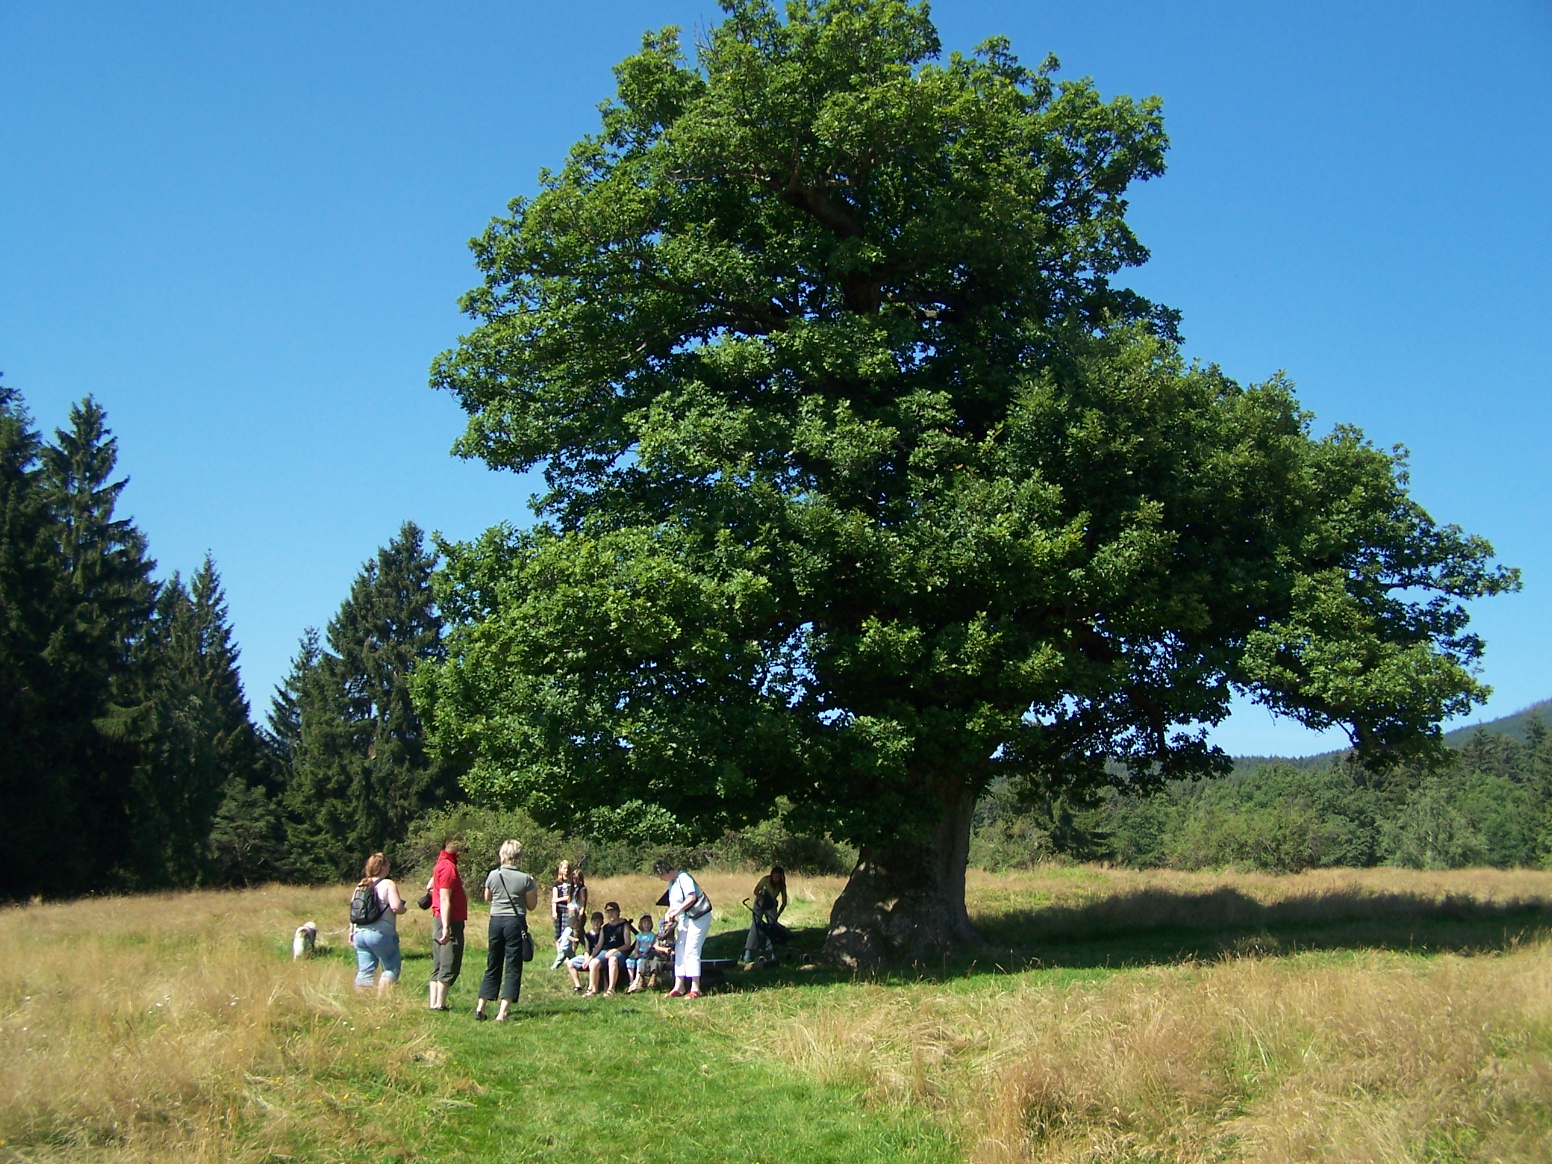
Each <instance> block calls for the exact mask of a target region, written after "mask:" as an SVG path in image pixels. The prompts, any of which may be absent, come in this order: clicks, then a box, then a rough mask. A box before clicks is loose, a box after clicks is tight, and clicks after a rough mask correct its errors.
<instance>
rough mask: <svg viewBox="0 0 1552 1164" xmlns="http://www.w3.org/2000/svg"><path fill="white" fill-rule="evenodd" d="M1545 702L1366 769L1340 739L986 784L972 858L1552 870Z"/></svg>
mask: <svg viewBox="0 0 1552 1164" xmlns="http://www.w3.org/2000/svg"><path fill="white" fill-rule="evenodd" d="M1549 728H1552V700H1545V701H1543V702H1541V703H1537V704H1535V705H1533V706H1531V707H1527V708H1525V709H1524V710H1523V711H1519V712H1516V713H1515V714H1513V715H1507V716H1503V717H1502V718H1500V719H1495V720H1491V721H1489V722H1487V723H1483V724H1472V725H1470V726H1469V727H1465V728H1460V729H1458V730H1456V731H1453V732H1450V733H1449V734H1448V735H1446V736H1445V740H1446V741H1447V742H1448V743H1449V745H1450V747H1449V749H1448V750H1447V751H1446V752H1445V754H1444V756H1442V757H1440V758H1437V759H1433V760H1430V761H1427V762H1414V763H1404V764H1401V765H1398V766H1397V767H1394V768H1388V769H1385V770H1383V771H1377V772H1371V771H1368V770H1366V769H1364V768H1363V767H1361V766H1360V765H1358V764H1356V763H1354V762H1353V761H1352V760H1351V758H1350V757H1349V755H1348V753H1346V752H1345V751H1336V752H1326V753H1324V754H1322V755H1318V756H1304V757H1301V758H1298V759H1288V758H1285V757H1277V756H1240V757H1237V758H1236V759H1235V762H1234V770H1233V771H1232V772H1231V773H1230V774H1228V775H1226V776H1224V777H1223V778H1222V779H1218V780H1201V781H1191V780H1175V781H1170V782H1169V783H1168V784H1166V786H1165V787H1164V788H1163V789H1162V790H1161V791H1159V792H1158V793H1157V794H1155V795H1142V794H1137V793H1131V792H1128V791H1126V790H1125V788H1124V787H1123V788H1119V789H1114V788H1113V789H1108V790H1106V791H1104V792H1102V793H1097V794H1095V795H1093V796H1090V797H1088V798H1087V799H1083V800H1077V799H1070V798H1067V797H1063V796H1049V795H1047V796H1044V797H1042V796H1041V795H1040V790H1039V789H1036V788H1031V789H1025V790H1017V789H1014V788H1012V787H1004V786H997V787H994V788H993V789H991V790H990V791H989V792H988V793H987V795H986V796H985V797H984V798H983V799H982V801H981V803H980V804H979V805H978V806H977V810H976V825H975V830H974V832H973V834H972V837H971V860H972V862H973V863H974V864H976V865H979V866H980V867H982V868H989V869H998V868H1007V867H1019V866H1024V865H1032V864H1037V863H1039V862H1040V861H1045V860H1051V859H1062V858H1066V859H1077V860H1110V861H1115V862H1117V863H1118V864H1122V865H1131V866H1137V867H1142V868H1151V867H1159V866H1163V867H1168V868H1176V869H1202V868H1221V867H1225V866H1232V867H1239V868H1254V869H1265V870H1269V871H1274V872H1294V871H1297V870H1300V869H1308V868H1314V867H1318V866H1332V865H1342V866H1359V865H1380V864H1384V865H1404V866H1410V867H1413V868H1422V869H1449V868H1459V867H1462V866H1467V865H1491V866H1496V867H1498V868H1511V867H1516V866H1539V867H1548V868H1552V731H1549Z"/></svg>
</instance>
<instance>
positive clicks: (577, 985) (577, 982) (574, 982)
mask: <svg viewBox="0 0 1552 1164" xmlns="http://www.w3.org/2000/svg"><path fill="white" fill-rule="evenodd" d="M566 971H567V973H569V974H570V975H571V989H573V990H581V989H582V979H581V977H580V976H579V975H578V974H577V968H576V966H574V965H573V964H572V963H570V962H567V963H566Z"/></svg>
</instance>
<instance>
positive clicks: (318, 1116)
mask: <svg viewBox="0 0 1552 1164" xmlns="http://www.w3.org/2000/svg"><path fill="white" fill-rule="evenodd" d="M343 900H344V899H343V895H342V891H341V890H339V889H331V890H322V891H320V890H307V889H287V888H279V889H266V890H253V891H249V892H229V893H187V894H167V895H157V896H147V897H137V898H107V899H96V900H91V901H84V902H75V903H71V904H64V905H33V906H27V907H21V908H14V909H9V910H5V911H4V912H3V913H0V1015H3V1018H0V1049H3V1056H0V1095H3V1096H4V1097H5V1098H4V1099H3V1100H0V1141H3V1142H4V1143H5V1144H7V1145H10V1146H11V1151H12V1153H14V1155H13V1158H17V1159H27V1160H41V1159H49V1158H68V1159H87V1158H92V1159H96V1158H101V1159H112V1160H116V1161H140V1160H165V1159H168V1158H169V1157H171V1156H173V1155H176V1156H178V1157H180V1158H182V1159H184V1160H186V1161H190V1162H196V1161H197V1162H203V1161H216V1160H222V1161H225V1160H241V1159H251V1158H257V1157H258V1156H262V1155H268V1154H270V1153H274V1154H277V1155H297V1156H298V1158H306V1157H307V1154H308V1147H309V1145H311V1144H314V1143H317V1142H320V1141H323V1140H329V1139H330V1138H331V1137H334V1138H335V1139H336V1141H338V1142H357V1141H360V1140H361V1139H362V1137H363V1136H364V1137H365V1138H366V1140H367V1142H372V1141H373V1140H374V1139H375V1141H376V1142H377V1143H378V1145H379V1146H380V1147H381V1148H382V1149H383V1150H384V1151H385V1152H390V1153H391V1152H394V1151H396V1150H402V1149H403V1136H402V1135H401V1134H400V1133H401V1132H402V1131H403V1129H396V1128H395V1126H394V1124H393V1122H392V1121H381V1120H371V1121H363V1120H360V1119H359V1118H357V1117H358V1114H359V1111H360V1110H361V1108H362V1107H364V1106H369V1105H370V1104H371V1103H378V1104H381V1103H382V1102H383V1100H384V1098H385V1097H386V1096H390V1095H391V1094H392V1093H394V1092H395V1091H399V1092H407V1093H415V1094H417V1095H420V1096H424V1095H425V1094H426V1093H427V1092H430V1093H435V1094H442V1095H446V1096H448V1097H455V1096H457V1095H458V1094H460V1093H461V1092H463V1091H465V1090H467V1089H468V1088H469V1087H470V1086H471V1084H470V1083H469V1081H468V1080H467V1079H465V1078H463V1077H461V1076H460V1075H459V1073H457V1072H454V1071H448V1070H445V1069H439V1070H428V1069H427V1067H428V1065H434V1063H435V1061H436V1059H437V1058H438V1057H439V1053H438V1051H437V1049H436V1048H435V1047H433V1046H430V1045H429V1044H428V1043H427V1042H426V1040H425V1039H424V1038H423V1037H422V1038H418V1039H417V1038H414V1037H408V1038H407V1037H406V1034H405V1027H404V1025H403V1024H402V1023H399V1022H397V1021H395V1020H396V1019H397V1018H398V1017H399V1016H400V1014H401V1013H402V1012H403V1011H404V1009H405V1008H406V1007H412V1006H418V1005H423V1003H424V1000H423V999H421V998H420V997H418V995H411V996H405V995H400V996H397V997H387V998H378V997H376V996H374V995H367V996H365V997H362V996H358V995H357V993H356V991H355V990H354V989H353V987H352V985H351V980H350V977H349V976H348V975H345V974H342V973H341V969H342V967H341V965H340V963H339V962H338V961H337V960H318V961H312V962H297V963H292V962H290V961H289V960H288V957H289V955H288V953H287V951H288V948H289V944H290V933H291V930H292V929H293V928H294V927H295V926H296V925H298V924H299V923H300V922H301V921H305V920H309V919H316V920H317V921H318V922H319V923H320V926H321V927H322V928H323V929H324V930H325V931H327V930H329V929H330V928H333V927H332V926H331V923H333V925H338V924H339V923H338V921H337V920H336V919H338V918H339V917H340V916H341V915H342V913H343V912H344V904H343ZM417 926H418V927H419V928H420V929H424V922H423V921H422V920H421V919H418V918H413V919H409V926H408V927H407V928H408V929H409V930H410V934H411V936H410V937H409V939H408V940H409V942H411V943H413V942H414V941H415V937H414V936H413V935H414V929H415V927H417ZM320 941H321V942H324V943H332V944H334V945H335V946H338V945H340V944H341V943H342V942H343V936H342V935H338V934H335V935H333V936H325V937H323V938H321V939H320ZM362 1084H366V1085H367V1091H368V1092H369V1094H368V1095H363V1094H361V1085H362ZM353 1091H354V1094H353ZM18 1142H20V1143H22V1144H25V1145H27V1149H26V1154H25V1155H23V1154H21V1153H20V1151H18V1150H17V1147H16V1146H17V1144H18ZM261 1146H262V1149H261ZM0 1151H3V1149H0Z"/></svg>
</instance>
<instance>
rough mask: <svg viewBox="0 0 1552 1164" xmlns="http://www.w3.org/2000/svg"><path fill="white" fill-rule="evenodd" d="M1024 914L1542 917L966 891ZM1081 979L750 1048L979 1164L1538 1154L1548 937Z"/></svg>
mask: <svg viewBox="0 0 1552 1164" xmlns="http://www.w3.org/2000/svg"><path fill="white" fill-rule="evenodd" d="M1036 898H1043V899H1044V900H1046V901H1047V902H1048V903H1049V904H1050V905H1051V906H1052V907H1054V912H1055V913H1056V915H1057V916H1058V917H1063V918H1065V919H1067V920H1068V921H1072V920H1074V919H1082V920H1086V921H1088V922H1098V921H1103V922H1105V923H1108V924H1110V925H1115V924H1122V923H1125V922H1126V921H1128V920H1131V921H1134V922H1136V923H1138V924H1179V923H1181V922H1184V921H1189V922H1191V923H1194V924H1200V925H1213V924H1244V923H1250V924H1259V923H1260V922H1263V921H1264V920H1265V918H1266V916H1267V913H1266V911H1267V910H1268V909H1272V910H1274V911H1280V916H1281V917H1282V918H1284V919H1285V920H1286V919H1291V918H1304V919H1315V920H1323V919H1332V918H1346V917H1351V916H1354V915H1356V916H1360V917H1361V916H1373V915H1374V914H1375V913H1377V912H1378V911H1381V910H1384V909H1396V908H1403V907H1408V906H1409V907H1412V908H1415V909H1418V910H1424V911H1426V910H1427V909H1428V908H1429V906H1430V903H1432V904H1433V905H1438V904H1439V903H1454V907H1455V908H1464V907H1465V906H1466V905H1467V904H1468V903H1471V902H1475V903H1477V904H1478V905H1479V906H1494V905H1496V906H1500V907H1504V906H1508V905H1510V904H1513V903H1520V904H1522V905H1523V904H1526V903H1535V904H1541V905H1545V904H1546V903H1547V901H1548V900H1549V899H1552V875H1548V874H1544V873H1495V872H1492V871H1468V872H1463V873H1457V874H1408V873H1404V872H1400V871H1395V870H1374V871H1361V872H1354V871H1346V872H1342V873H1323V874H1308V875H1304V876H1301V877H1287V878H1272V877H1253V876H1241V875H1228V876H1224V875H1175V874H1147V873H1130V872H1119V871H1104V870H1097V869H1086V870H1085V869H1079V870H1071V869H1053V870H1049V871H1046V872H1044V873H1034V874H1028V875H1019V874H1010V875H1003V876H996V877H993V876H987V875H975V876H973V877H972V882H971V901H972V912H979V913H981V915H982V917H983V920H984V919H985V917H986V916H987V914H988V913H990V914H996V913H998V912H999V911H1001V910H1004V909H1006V908H1008V907H1009V906H1010V905H1013V904H1015V903H1016V904H1017V905H1018V906H1019V907H1023V908H1027V906H1028V903H1029V902H1031V901H1032V900H1034V899H1036ZM977 905H979V906H981V907H982V909H980V910H977V908H976V907H977ZM1161 910H1164V914H1163V916H1161V914H1160V911H1161ZM1170 910H1173V911H1174V913H1170V912H1169V911H1170ZM1053 924H1054V923H1053ZM1081 978H1082V976H1080V980H1079V981H1074V980H1073V979H1074V975H1073V974H1071V973H1070V972H1069V973H1065V974H1055V973H1043V974H1042V973H1032V974H1020V975H1012V976H1007V977H1003V978H1000V979H999V978H990V979H988V978H981V979H979V980H976V979H964V980H960V981H958V982H955V983H953V984H942V983H922V984H917V985H908V986H904V987H900V986H883V985H876V984H874V985H863V984H859V985H858V986H856V987H853V988H848V989H841V990H832V991H829V992H827V993H826V994H825V995H824V997H823V1001H819V1002H816V1001H815V1000H813V999H812V998H801V999H788V998H785V997H782V998H775V997H773V998H771V999H769V1000H768V1004H767V1005H765V1006H763V1007H761V1008H759V1009H758V1010H757V1011H755V1012H754V1013H752V1014H751V1016H750V1027H749V1029H748V1032H747V1034H746V1041H747V1044H748V1047H749V1051H750V1053H762V1054H768V1053H771V1052H775V1053H776V1054H778V1055H780V1056H782V1057H784V1058H786V1059H788V1060H789V1061H791V1062H794V1063H797V1064H800V1065H801V1066H802V1067H804V1068H805V1069H806V1070H807V1071H809V1072H811V1073H813V1074H815V1075H817V1076H818V1077H819V1078H822V1079H825V1080H828V1081H830V1082H833V1083H835V1084H837V1085H845V1086H858V1085H859V1084H860V1085H861V1086H863V1087H864V1088H866V1089H867V1090H868V1091H869V1092H870V1093H871V1094H872V1096H873V1097H874V1098H875V1099H876V1100H877V1101H880V1102H886V1103H891V1102H922V1103H926V1104H928V1105H930V1106H932V1107H935V1108H936V1109H937V1110H939V1111H940V1112H941V1113H943V1117H944V1118H945V1119H947V1120H949V1121H951V1122H952V1123H953V1124H954V1125H955V1126H956V1127H957V1129H958V1130H959V1132H960V1134H961V1137H962V1139H963V1140H964V1142H966V1143H967V1144H970V1145H973V1147H972V1150H971V1155H972V1158H973V1159H975V1160H978V1161H982V1162H985V1164H1011V1162H1014V1161H1093V1162H1100V1161H1114V1162H1120V1161H1177V1162H1188V1161H1192V1162H1194V1161H1217V1160H1254V1161H1267V1162H1280V1161H1333V1162H1334V1161H1353V1162H1358V1161H1394V1162H1402V1161H1419V1162H1421V1161H1435V1160H1438V1161H1445V1160H1515V1161H1520V1160H1523V1161H1544V1160H1548V1159H1552V1064H1549V1052H1552V945H1549V944H1548V943H1547V942H1546V941H1545V940H1535V941H1532V942H1531V943H1529V944H1527V945H1524V946H1522V947H1519V948H1511V949H1510V950H1508V951H1507V952H1503V953H1496V954H1491V955H1479V956H1473V957H1462V956H1458V955H1444V956H1439V957H1435V958H1422V957H1417V956H1412V955H1409V954H1406V953H1397V952H1388V951H1364V952H1360V953H1348V952H1344V953H1342V954H1339V955H1330V954H1300V955H1296V956H1293V957H1288V958H1266V957H1260V956H1249V957H1238V958H1228V959H1225V960H1221V961H1215V962H1210V963H1195V962H1192V963H1188V964H1183V965H1162V966H1152V967H1146V968H1142V969H1135V970H1130V971H1126V972H1123V973H1107V972H1103V971H1098V970H1094V971H1090V972H1088V973H1087V975H1086V979H1087V980H1081ZM782 993H783V994H785V993H787V992H782ZM790 993H793V994H797V993H800V992H790Z"/></svg>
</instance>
